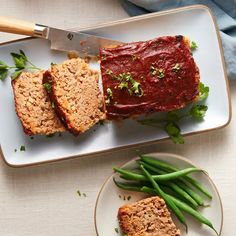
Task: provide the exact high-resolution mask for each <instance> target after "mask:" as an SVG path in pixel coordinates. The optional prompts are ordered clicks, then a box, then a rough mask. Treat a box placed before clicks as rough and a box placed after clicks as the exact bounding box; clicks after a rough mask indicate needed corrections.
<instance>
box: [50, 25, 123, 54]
mask: <svg viewBox="0 0 236 236" xmlns="http://www.w3.org/2000/svg"><path fill="white" fill-rule="evenodd" d="M47 30H48V35H47V39H49V40H50V41H51V49H54V50H60V51H78V52H79V53H80V54H83V55H86V54H88V55H98V54H99V49H100V48H103V47H108V46H111V45H119V44H121V42H119V41H116V40H112V39H108V38H103V37H98V36H95V35H91V34H86V33H80V32H73V31H66V30H60V29H56V28H49V27H47Z"/></svg>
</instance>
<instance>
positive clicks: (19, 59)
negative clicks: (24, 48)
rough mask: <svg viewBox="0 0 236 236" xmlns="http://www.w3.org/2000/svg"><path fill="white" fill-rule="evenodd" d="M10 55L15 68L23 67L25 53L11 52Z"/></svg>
mask: <svg viewBox="0 0 236 236" xmlns="http://www.w3.org/2000/svg"><path fill="white" fill-rule="evenodd" d="M11 56H12V58H13V61H14V63H15V66H16V68H18V69H24V68H25V66H26V63H27V60H26V57H25V55H22V54H17V53H14V52H12V53H11Z"/></svg>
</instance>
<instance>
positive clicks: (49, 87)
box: [43, 82, 52, 93]
mask: <svg viewBox="0 0 236 236" xmlns="http://www.w3.org/2000/svg"><path fill="white" fill-rule="evenodd" d="M43 87H44V88H45V89H46V90H47V92H48V93H50V92H51V90H52V85H51V84H50V83H48V82H46V83H44V84H43Z"/></svg>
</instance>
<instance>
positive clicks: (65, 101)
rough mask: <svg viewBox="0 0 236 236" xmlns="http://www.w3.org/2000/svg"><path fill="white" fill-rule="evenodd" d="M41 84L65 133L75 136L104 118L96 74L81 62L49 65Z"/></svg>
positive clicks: (101, 97) (77, 60) (72, 60)
mask: <svg viewBox="0 0 236 236" xmlns="http://www.w3.org/2000/svg"><path fill="white" fill-rule="evenodd" d="M44 83H45V84H47V83H48V85H50V86H49V88H50V90H49V94H50V98H51V100H52V101H53V102H54V104H55V107H56V111H57V113H58V115H59V116H60V117H61V119H62V121H63V122H64V123H65V125H66V126H67V128H68V130H69V131H70V132H72V133H73V134H75V135H77V134H79V133H83V132H85V131H86V130H88V129H89V128H90V127H92V126H93V125H94V124H96V123H97V122H99V120H103V119H105V111H104V102H103V96H102V93H101V91H100V89H99V86H98V73H97V72H96V71H94V70H91V69H90V68H89V66H88V64H87V63H85V61H84V60H83V59H80V58H74V59H70V60H67V61H65V62H64V63H63V64H60V65H52V67H51V71H46V72H45V73H44Z"/></svg>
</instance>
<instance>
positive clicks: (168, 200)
mask: <svg viewBox="0 0 236 236" xmlns="http://www.w3.org/2000/svg"><path fill="white" fill-rule="evenodd" d="M140 168H141V169H142V171H143V173H144V174H145V176H146V177H147V179H148V180H149V181H150V183H151V184H152V185H153V187H154V190H155V192H156V193H157V194H158V195H159V196H160V197H162V198H163V199H164V200H165V202H166V204H167V205H168V206H169V207H170V208H171V209H172V211H173V212H174V214H175V215H176V217H177V218H178V219H179V221H180V222H181V223H182V224H183V225H184V226H185V227H186V232H187V230H188V228H187V225H186V222H185V217H184V215H183V213H182V212H181V211H180V210H179V208H178V207H177V206H176V205H175V203H174V202H173V200H172V199H171V198H170V197H169V195H167V194H166V193H164V192H163V191H162V190H161V188H160V187H159V185H158V184H157V182H156V181H155V180H154V179H153V177H152V175H151V174H150V173H149V172H148V171H147V170H146V169H145V168H144V167H143V166H142V165H140Z"/></svg>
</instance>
